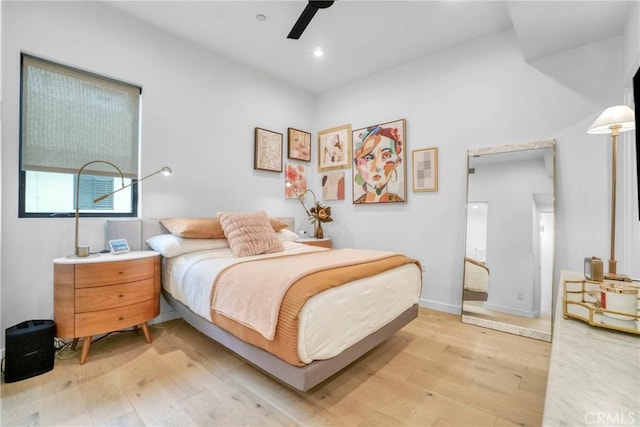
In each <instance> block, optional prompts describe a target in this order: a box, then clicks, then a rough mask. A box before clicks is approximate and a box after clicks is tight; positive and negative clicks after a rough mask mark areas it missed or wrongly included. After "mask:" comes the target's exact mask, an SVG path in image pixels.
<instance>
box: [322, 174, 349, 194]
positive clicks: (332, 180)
mask: <svg viewBox="0 0 640 427" xmlns="http://www.w3.org/2000/svg"><path fill="white" fill-rule="evenodd" d="M322 200H344V172H343V171H338V172H336V171H333V172H325V173H323V174H322Z"/></svg>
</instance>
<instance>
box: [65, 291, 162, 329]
mask: <svg viewBox="0 0 640 427" xmlns="http://www.w3.org/2000/svg"><path fill="white" fill-rule="evenodd" d="M154 317H155V313H154V302H153V299H150V300H148V301H144V302H140V303H137V304H133V305H127V306H124V307H118V308H112V309H110V310H100V311H92V312H88V313H79V314H76V317H75V323H76V336H79V337H88V336H92V335H97V334H101V333H104V332H105V331H117V330H118V329H123V328H128V327H130V326H134V325H139V324H141V323H144V322H146V321H147V320H148V319H153V318H154Z"/></svg>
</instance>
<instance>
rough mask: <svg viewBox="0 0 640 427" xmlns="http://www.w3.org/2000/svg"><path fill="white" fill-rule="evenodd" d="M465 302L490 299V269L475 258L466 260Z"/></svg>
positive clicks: (463, 297) (463, 298)
mask: <svg viewBox="0 0 640 427" xmlns="http://www.w3.org/2000/svg"><path fill="white" fill-rule="evenodd" d="M463 289H464V290H463V295H462V300H463V301H486V300H487V299H488V298H489V267H487V265H486V264H485V263H484V262H482V261H478V260H475V259H473V258H469V257H466V258H465V259H464V287H463Z"/></svg>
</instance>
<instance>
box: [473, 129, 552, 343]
mask: <svg viewBox="0 0 640 427" xmlns="http://www.w3.org/2000/svg"><path fill="white" fill-rule="evenodd" d="M554 171H555V141H554V140H548V141H538V142H532V143H526V144H514V145H507V146H499V147H489V148H480V149H472V150H469V151H468V174H467V236H466V250H465V259H464V276H463V277H464V279H463V280H464V284H463V296H462V321H463V322H464V323H471V324H474V325H478V326H483V327H487V328H491V329H498V330H501V331H504V332H509V333H513V334H518V335H523V336H527V337H531V338H536V339H540V340H544V341H551V323H552V320H551V319H552V318H551V313H552V288H553V257H554V253H553V252H554V240H555V233H554V231H555V230H554V229H555V217H554V204H555V203H554V202H555V194H554V189H555V183H554V180H555V176H554Z"/></svg>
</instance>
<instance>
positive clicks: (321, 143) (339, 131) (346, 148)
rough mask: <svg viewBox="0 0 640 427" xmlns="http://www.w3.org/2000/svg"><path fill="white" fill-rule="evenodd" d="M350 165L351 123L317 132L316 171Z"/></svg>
mask: <svg viewBox="0 0 640 427" xmlns="http://www.w3.org/2000/svg"><path fill="white" fill-rule="evenodd" d="M349 167H351V125H350V124H348V125H343V126H338V127H335V128H331V129H325V130H322V131H320V132H318V171H319V172H321V171H328V170H334V169H348V168H349Z"/></svg>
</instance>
